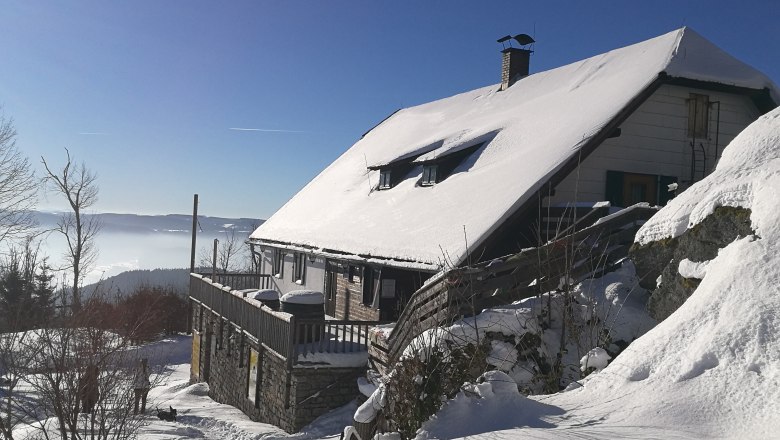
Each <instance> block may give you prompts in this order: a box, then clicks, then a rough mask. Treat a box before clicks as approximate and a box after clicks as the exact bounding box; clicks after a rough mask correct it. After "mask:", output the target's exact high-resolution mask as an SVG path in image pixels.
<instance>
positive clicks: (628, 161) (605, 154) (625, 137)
mask: <svg viewBox="0 0 780 440" xmlns="http://www.w3.org/2000/svg"><path fill="white" fill-rule="evenodd" d="M690 93H701V94H705V95H708V96H709V99H710V102H713V101H720V102H721V104H720V105H721V108H720V133H719V135H718V139H717V141H718V147H717V148H718V156H720V153H721V152H722V151H723V148H724V147H725V146H726V145H728V143H729V142H731V140H732V139H734V137H735V136H736V135H737V134H739V133H740V132H741V131H742V130H743V129H744V128H745V127H747V126H748V125H749V124H750V123H751V122H753V121H754V120H755V119H756V118H757V117H758V116H759V112H758V109H756V107H755V105H754V104H753V102H752V101H751V100H750V99H749V98H748V97H746V96H742V95H735V94H730V93H723V92H715V91H709V90H701V89H692V88H686V87H680V86H673V85H664V86H661V87H660V88H659V89H658V90H657V91H656V92H655V93H654V94H653V95H652V96H651V97H650V98H649V99H648V100H647V101H645V102H644V103H643V104H642V105H641V106H640V107H639V109H637V111H636V112H635V113H634V114H632V115H631V116H630V117H629V118H628V120H627V121H626V122H625V123H623V124H622V125H621V127H620V128H621V131H622V133H621V135H620V136H619V137H617V138H612V139H607V140H606V141H605V142H604V143H603V144H602V145H601V146H599V147H598V148H597V149H596V151H594V152H593V153H592V154H591V155H590V156H588V157H587V158H586V159H585V160H584V161H583V162H582V164H581V166H580V167H579V169H577V170H575V171H574V172H572V174H570V175H569V176H568V177H566V178H565V179H564V181H563V182H561V184H559V185H558V186H557V187H556V189H555V195H554V196H553V197H551V198H550V199H549V203H551V204H553V203H564V202H571V201H575V200H577V201H598V200H604V196H605V187H606V171H607V170H616V171H624V172H631V173H642V174H656V175H665V176H676V177H678V179H679V181H680V189H681V190H682V189H684V188H686V187H687V186H688V183H687V182H688V181H690V179H691V151H690V141H691V139H690V138H688V133H687V130H688V104H687V99H688V97H689V94H690ZM717 110H718V109H717V104H716V105H714V106H713V107H711V111H710V118H709V133H710V135H709V137H708V138H707V139H697V144H698V143H699V142H701V143H703V144H704V147H705V149H706V151H707V170H706V171H707V173H709V172H711V171H712V169H713V168H714V166H715V163H716V161H715V160H713V159H714V157H715V148H716V146H715V141H716V136H715V130H716V126H717V121H716V118H717Z"/></svg>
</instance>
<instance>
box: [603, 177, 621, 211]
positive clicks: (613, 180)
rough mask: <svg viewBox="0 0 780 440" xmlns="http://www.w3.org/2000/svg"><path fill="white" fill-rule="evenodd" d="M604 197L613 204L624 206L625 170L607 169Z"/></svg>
mask: <svg viewBox="0 0 780 440" xmlns="http://www.w3.org/2000/svg"><path fill="white" fill-rule="evenodd" d="M604 198H605V199H607V200H608V201H609V202H610V203H612V206H623V172H622V171H611V170H607V185H606V191H605V192H604Z"/></svg>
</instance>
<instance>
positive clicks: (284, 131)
mask: <svg viewBox="0 0 780 440" xmlns="http://www.w3.org/2000/svg"><path fill="white" fill-rule="evenodd" d="M228 130H235V131H262V132H263V133H305V132H304V131H301V130H276V129H273V128H242V127H230V128H228Z"/></svg>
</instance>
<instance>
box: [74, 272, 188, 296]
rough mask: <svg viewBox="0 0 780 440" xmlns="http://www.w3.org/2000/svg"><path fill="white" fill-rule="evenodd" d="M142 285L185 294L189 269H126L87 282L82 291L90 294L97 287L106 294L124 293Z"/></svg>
mask: <svg viewBox="0 0 780 440" xmlns="http://www.w3.org/2000/svg"><path fill="white" fill-rule="evenodd" d="M144 286H155V287H163V288H172V289H174V290H175V291H177V292H179V293H181V294H185V293H186V292H187V288H188V286H189V269H152V270H149V269H137V270H128V271H125V272H122V273H120V274H118V275H114V276H112V277H108V278H106V279H105V280H102V281H100V282H99V283H93V284H89V285H87V286H85V287H84V291H85V292H87V294H91V293H92V292H94V291H95V289H96V288H99V289H101V291H102V292H105V293H106V294H108V295H114V294H117V293H123V294H126V293H129V292H133V291H134V290H136V289H138V288H139V287H144Z"/></svg>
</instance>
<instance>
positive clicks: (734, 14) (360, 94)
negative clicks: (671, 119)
mask: <svg viewBox="0 0 780 440" xmlns="http://www.w3.org/2000/svg"><path fill="white" fill-rule="evenodd" d="M778 18H780V2H778V1H776V0H756V1H741V2H733V1H730V2H725V1H681V0H678V1H653V2H640V1H595V0H594V1H588V2H585V1H571V2H569V1H541V2H525V1H465V0H464V1H447V2H445V1H434V0H428V1H411V0H410V1H406V0H396V1H392V2H391V1H381V2H380V1H366V0H361V1H357V0H356V1H341V0H334V1H295V0H291V1H267V0H255V1H230V2H216V1H214V2H205V1H183V0H182V1H144V0H141V1H103V0H100V1H73V2H63V1H38V0H27V1H13V2H12V1H6V0H0V35H2V38H0V59H1V60H3V62H2V67H0V104H2V106H3V108H4V112H5V115H6V117H12V118H14V120H15V124H16V128H17V131H18V138H17V146H18V147H19V148H20V150H21V151H22V152H24V153H25V154H26V155H27V156H29V157H30V158H31V160H32V161H33V162H34V163H35V166H36V168H38V169H40V166H39V162H40V157H41V156H45V157H46V158H47V160H48V161H49V162H50V163H52V164H54V165H58V164H62V163H63V161H64V159H65V151H64V148H65V147H67V148H69V149H70V151H71V153H72V155H73V156H75V157H76V158H77V159H78V160H83V161H85V162H86V163H87V166H88V167H90V168H91V169H93V170H94V171H96V172H97V174H98V176H99V180H98V181H99V185H100V191H101V193H100V202H99V204H98V205H97V206H96V210H97V211H101V212H121V213H139V214H162V213H187V212H191V209H192V208H191V204H192V194H194V193H198V194H200V200H201V209H200V211H201V212H202V213H203V214H207V215H215V216H225V217H239V216H242V217H255V218H267V217H268V216H270V215H271V214H272V213H273V212H274V211H275V210H276V209H278V208H279V207H280V206H281V205H282V204H284V202H285V201H287V200H288V199H289V198H290V197H291V196H293V195H294V194H295V192H296V191H297V190H298V189H300V188H301V187H303V186H304V185H305V184H306V183H307V182H308V181H309V180H311V179H312V178H313V177H314V176H315V175H316V174H317V173H318V172H319V171H320V170H321V169H323V168H324V167H326V166H327V165H328V164H329V163H330V162H332V161H333V160H334V159H335V158H336V157H338V156H339V155H340V154H341V153H342V152H343V151H345V150H346V149H347V148H349V146H351V145H352V144H353V143H354V142H355V141H356V140H357V139H359V137H360V136H361V135H362V134H363V133H364V132H365V131H366V130H368V129H369V128H371V127H372V126H373V125H374V124H376V123H377V122H379V121H380V120H382V119H383V118H384V117H385V116H387V115H388V114H390V113H391V112H393V111H395V110H397V109H398V108H401V107H407V106H411V105H416V104H420V103H424V102H427V101H431V100H434V99H438V98H443V97H446V96H450V95H453V94H456V93H460V92H463V91H467V90H471V89H474V88H477V87H482V86H485V85H489V84H494V83H497V82H498V81H499V78H500V75H499V74H500V71H499V69H500V53H499V50H500V48H501V45H500V44H498V43H496V41H495V40H496V39H497V38H498V37H501V36H503V35H506V34H517V33H521V32H525V33H529V34H534V32H535V36H536V40H537V44H536V46H535V50H536V52H535V54H534V56H533V57H532V60H531V71H532V72H536V71H540V70H546V69H549V68H553V67H557V66H560V65H563V64H567V63H570V62H573V61H576V60H579V59H582V58H586V57H588V56H591V55H595V54H598V53H601V52H605V51H607V50H610V49H613V48H616V47H620V46H625V45H627V44H631V43H635V42H639V41H642V40H645V39H647V38H651V37H653V36H656V35H660V34H662V33H665V32H668V31H671V30H673V29H676V28H679V27H681V26H683V25H687V26H691V27H692V28H693V29H695V30H696V31H697V32H699V33H700V34H702V35H704V36H705V37H706V38H708V39H709V40H710V41H712V42H714V43H715V44H717V45H718V46H720V47H721V48H723V49H724V50H726V51H727V52H729V53H731V54H732V55H735V56H736V57H737V58H739V59H741V60H742V61H745V62H747V63H748V64H751V65H753V66H755V67H757V68H758V69H759V70H761V71H763V72H764V73H766V74H767V75H769V76H770V77H771V78H773V79H774V80H775V82H780V56H778V54H780V36H779V35H778V34H779V33H778V31H777V19H778ZM237 128H243V129H252V130H236V129H237ZM39 205H40V207H41V208H42V209H55V208H57V207H59V206H62V205H61V203H60V202H59V200H57V199H56V198H55V197H53V196H51V195H50V196H45V197H43V196H42V198H41V200H40V203H39Z"/></svg>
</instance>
